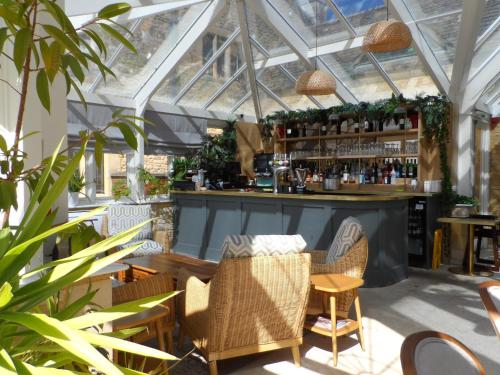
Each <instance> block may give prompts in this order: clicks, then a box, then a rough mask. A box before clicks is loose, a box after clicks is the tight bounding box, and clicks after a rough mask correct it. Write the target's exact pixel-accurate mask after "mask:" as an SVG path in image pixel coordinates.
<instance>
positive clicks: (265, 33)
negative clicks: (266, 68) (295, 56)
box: [246, 7, 292, 61]
mask: <svg viewBox="0 0 500 375" xmlns="http://www.w3.org/2000/svg"><path fill="white" fill-rule="evenodd" d="M246 10H247V12H246V13H247V20H248V31H249V34H250V37H252V38H253V39H255V40H256V41H257V42H258V43H259V44H260V45H261V46H262V47H264V49H265V50H266V51H267V52H268V53H269V55H270V56H279V55H284V54H287V53H291V52H292V50H291V49H290V47H288V45H287V44H286V43H285V41H284V40H283V39H282V38H281V37H280V36H279V35H278V34H277V33H276V32H275V31H274V30H273V29H272V28H271V27H269V26H268V24H267V23H266V22H264V20H262V18H260V17H259V16H258V15H256V14H255V13H254V12H253V11H252V10H251V9H250V8H249V7H246ZM252 52H253V54H254V60H255V61H257V60H258V59H262V58H263V57H264V56H263V55H262V54H261V53H260V52H259V51H258V50H257V49H256V48H255V47H252Z"/></svg>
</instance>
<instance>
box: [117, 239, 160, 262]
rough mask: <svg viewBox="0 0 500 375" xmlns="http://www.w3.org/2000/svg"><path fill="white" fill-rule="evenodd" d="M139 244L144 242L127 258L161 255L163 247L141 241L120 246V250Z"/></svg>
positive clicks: (156, 243)
mask: <svg viewBox="0 0 500 375" xmlns="http://www.w3.org/2000/svg"><path fill="white" fill-rule="evenodd" d="M140 242H144V243H143V244H142V245H141V246H140V247H138V248H137V249H136V250H135V251H134V252H133V253H132V254H130V255H128V256H127V258H133V257H143V256H146V255H155V254H161V253H163V247H162V246H161V245H160V244H159V243H158V242H156V241H152V240H143V241H132V242H127V243H126V244H124V245H122V246H120V248H121V249H125V248H127V247H131V246H134V245H136V244H138V243H140Z"/></svg>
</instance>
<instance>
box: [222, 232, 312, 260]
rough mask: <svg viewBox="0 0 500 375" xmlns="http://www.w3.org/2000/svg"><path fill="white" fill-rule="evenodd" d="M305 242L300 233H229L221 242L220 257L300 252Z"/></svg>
mask: <svg viewBox="0 0 500 375" xmlns="http://www.w3.org/2000/svg"><path fill="white" fill-rule="evenodd" d="M306 246H307V244H306V241H304V239H303V238H302V236H301V235H300V234H296V235H293V236H282V235H257V236H251V235H229V236H226V239H225V240H224V243H223V244H222V258H223V259H227V258H240V257H254V256H271V255H286V254H298V253H302V252H303V251H304V250H305V248H306Z"/></svg>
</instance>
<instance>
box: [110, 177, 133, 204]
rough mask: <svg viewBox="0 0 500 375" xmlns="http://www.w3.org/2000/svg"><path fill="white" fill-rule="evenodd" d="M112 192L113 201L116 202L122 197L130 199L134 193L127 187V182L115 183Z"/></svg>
mask: <svg viewBox="0 0 500 375" xmlns="http://www.w3.org/2000/svg"><path fill="white" fill-rule="evenodd" d="M111 191H112V194H113V199H114V200H115V201H119V200H120V199H121V198H122V197H125V198H129V199H130V194H132V191H131V190H130V188H129V187H128V185H127V181H125V180H120V181H117V182H115V183H114V184H113V187H112V188H111Z"/></svg>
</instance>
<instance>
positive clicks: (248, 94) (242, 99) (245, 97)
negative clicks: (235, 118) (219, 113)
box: [231, 91, 252, 113]
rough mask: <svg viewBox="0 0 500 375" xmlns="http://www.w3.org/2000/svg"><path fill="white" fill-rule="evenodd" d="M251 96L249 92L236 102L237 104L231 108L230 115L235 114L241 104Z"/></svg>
mask: <svg viewBox="0 0 500 375" xmlns="http://www.w3.org/2000/svg"><path fill="white" fill-rule="evenodd" d="M251 96H252V93H251V92H250V91H249V92H247V93H246V94H245V95H244V96H243V98H241V99H240V100H238V102H237V103H236V104H235V105H234V106H233V108H231V113H234V112H236V110H238V108H240V107H241V106H242V105H243V103H245V102H246V101H247V100H248V99H249V98H250V97H251Z"/></svg>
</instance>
